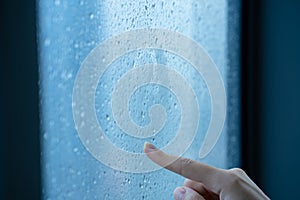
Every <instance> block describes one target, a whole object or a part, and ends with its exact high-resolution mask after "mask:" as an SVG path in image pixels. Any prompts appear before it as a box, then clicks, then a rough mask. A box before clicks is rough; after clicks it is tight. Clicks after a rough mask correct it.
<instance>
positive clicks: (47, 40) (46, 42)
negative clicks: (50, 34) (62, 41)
mask: <svg viewBox="0 0 300 200" xmlns="http://www.w3.org/2000/svg"><path fill="white" fill-rule="evenodd" d="M50 44H51V40H50V39H49V38H46V39H45V41H44V45H45V46H46V47H47V46H49V45H50Z"/></svg>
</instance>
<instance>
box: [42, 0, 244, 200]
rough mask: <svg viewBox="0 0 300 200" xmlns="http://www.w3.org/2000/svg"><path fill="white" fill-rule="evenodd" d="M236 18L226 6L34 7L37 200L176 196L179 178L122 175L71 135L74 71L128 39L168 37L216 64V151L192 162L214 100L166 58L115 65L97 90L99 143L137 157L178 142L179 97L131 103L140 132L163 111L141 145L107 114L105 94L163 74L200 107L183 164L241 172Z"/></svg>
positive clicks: (175, 60) (156, 91) (163, 92)
mask: <svg viewBox="0 0 300 200" xmlns="http://www.w3.org/2000/svg"><path fill="white" fill-rule="evenodd" d="M239 11H240V9H239V3H238V1H230V0H201V1H196V0H189V1H153V0H149V1H134V0H125V1H112V0H104V1H84V0H76V1H73V0H69V1H68V0H54V1H46V0H40V1H39V12H38V16H39V55H40V88H41V89H40V96H41V110H42V128H43V130H42V135H41V141H42V166H43V198H44V199H113V200H115V199H172V195H173V189H174V188H175V187H177V186H179V185H181V184H182V182H183V180H184V179H183V178H182V177H180V176H178V175H175V174H173V173H171V172H168V171H166V170H162V169H160V170H158V171H154V172H149V173H128V172H122V171H118V170H114V169H111V168H110V167H107V166H106V165H104V164H102V163H101V162H99V161H98V160H96V159H95V158H94V157H93V156H92V155H91V154H90V153H89V152H88V151H87V149H86V148H85V147H84V145H83V144H82V142H81V141H80V138H79V136H78V133H77V131H76V129H75V124H74V120H73V115H72V95H73V89H74V88H73V87H74V82H75V78H76V75H77V73H78V70H79V68H80V66H81V64H82V63H83V61H84V60H85V58H86V57H87V56H88V55H89V53H90V52H91V51H92V50H93V49H94V48H95V47H96V46H97V45H99V44H101V43H102V42H103V41H105V40H107V39H108V38H110V37H112V36H115V35H118V34H120V33H122V32H124V31H129V30H134V29H142V28H144V29H145V28H160V29H168V30H172V31H176V32H179V33H181V34H183V35H185V36H187V37H189V38H191V39H193V40H194V41H196V42H197V43H199V44H200V45H201V46H202V47H203V48H204V49H205V50H206V51H207V52H208V54H209V55H210V56H211V58H212V59H213V61H214V62H215V64H216V66H217V68H218V70H219V72H220V74H221V76H222V79H223V82H224V84H225V89H226V91H227V101H228V105H227V120H226V121H225V125H224V128H223V131H222V134H221V137H220V138H219V140H218V142H217V144H216V145H215V147H214V149H213V150H212V151H211V152H210V154H209V155H208V156H206V157H205V158H203V159H199V157H198V153H199V149H200V147H201V145H202V142H203V139H204V137H205V133H206V131H207V129H208V125H209V122H210V118H211V100H210V95H209V92H208V89H207V85H206V83H205V81H204V80H203V77H202V76H201V75H200V74H199V73H197V71H196V70H195V69H194V68H193V67H192V66H190V64H189V63H187V62H186V61H185V60H183V59H182V58H180V57H178V56H176V55H174V54H172V53H170V52H166V51H163V50H153V49H144V50H143V49H141V50H137V51H133V52H129V53H128V54H126V55H123V56H122V57H120V58H118V59H117V60H115V62H113V63H112V64H111V65H110V66H109V68H108V69H107V70H106V71H105V72H104V73H103V76H102V77H101V78H100V80H99V84H98V86H97V89H96V95H95V110H96V115H97V120H98V122H99V125H100V126H101V127H102V130H103V131H104V133H105V135H106V137H107V138H108V139H109V140H110V141H111V142H112V143H114V144H115V145H116V146H117V147H119V148H121V149H123V150H126V151H130V152H139V153H142V150H143V144H144V142H145V141H148V142H152V143H154V144H155V145H156V146H158V147H163V146H165V145H167V144H168V142H169V141H170V140H171V139H172V138H173V137H174V136H175V134H176V130H177V129H178V126H179V124H180V119H181V116H180V114H181V112H180V110H181V105H180V103H179V100H178V99H177V97H176V95H175V94H174V93H173V92H172V91H170V90H169V89H168V88H165V87H163V86H161V85H157V84H150V83H149V84H147V85H143V86H142V87H140V88H138V90H136V91H135V92H134V93H133V94H132V96H131V98H130V101H129V113H130V117H131V119H132V121H133V122H135V123H136V124H138V125H140V126H145V125H147V124H149V123H150V118H149V108H150V107H151V106H152V105H155V104H160V105H162V106H163V107H164V108H165V111H166V114H167V115H166V116H167V117H166V122H165V124H164V127H163V128H162V129H161V130H160V131H159V133H157V134H156V135H155V136H153V137H149V138H146V139H142V138H136V137H132V136H130V135H128V134H126V133H125V132H124V131H122V129H120V128H119V127H118V124H117V123H116V122H115V120H114V118H113V114H112V109H111V95H112V91H113V90H114V87H115V85H116V84H117V83H118V80H119V79H120V77H122V76H123V75H124V74H125V73H126V72H127V71H129V70H130V69H132V68H134V67H138V66H141V65H146V64H162V65H167V66H171V67H172V69H174V70H176V71H177V72H178V73H179V74H181V75H182V77H184V78H185V79H186V80H187V82H188V83H189V84H190V85H191V87H192V88H193V90H194V91H195V94H196V96H197V99H198V102H199V111H200V115H199V117H200V118H199V126H198V130H197V134H196V136H195V140H194V141H193V143H192V144H191V146H190V147H189V148H188V150H187V151H186V152H185V153H184V156H186V157H190V158H192V159H197V160H200V161H202V162H206V163H209V164H212V165H214V166H217V167H222V168H227V167H232V166H238V164H239V144H238V141H239V121H238V116H239V110H238V106H239V103H238V102H239V92H238V91H239V84H238V82H239V54H238V53H237V52H238V49H239V45H238V43H239V36H238V35H239ZM231 51H234V52H231ZM166 79H168V76H167V75H166ZM83 114H84V113H83ZM235 117H236V119H234V118H235ZM228 119H230V120H228ZM187 131H189V130H187ZM106 153H107V154H109V153H110V152H106ZM162 195H163V196H162Z"/></svg>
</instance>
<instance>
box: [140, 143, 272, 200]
mask: <svg viewBox="0 0 300 200" xmlns="http://www.w3.org/2000/svg"><path fill="white" fill-rule="evenodd" d="M144 152H145V153H146V155H147V156H148V157H149V158H150V159H151V160H152V161H153V162H155V163H157V164H158V165H160V166H162V167H164V168H166V169H168V170H170V171H173V172H175V173H177V174H180V175H181V176H184V177H185V178H187V180H186V181H185V183H184V186H182V187H178V188H176V189H175V191H174V198H175V199H176V200H215V199H222V200H223V199H224V200H239V199H243V200H245V199H249V200H250V199H251V200H252V199H253V200H264V199H269V198H268V197H267V196H266V195H265V194H264V193H263V192H262V191H261V189H260V188H259V187H258V186H257V185H256V184H255V183H254V182H253V181H252V180H251V179H250V178H249V177H248V176H247V174H246V173H245V172H244V171H243V170H241V169H238V168H234V169H230V170H223V169H219V168H215V167H212V166H209V165H206V164H203V163H200V162H197V161H194V160H191V159H188V158H182V157H175V156H172V155H168V154H166V153H164V152H163V151H161V150H159V149H157V148H156V147H155V146H154V145H152V144H150V143H145V147H144ZM172 160H176V161H174V162H173V163H171V164H169V165H167V166H165V164H164V163H170V162H168V161H172Z"/></svg>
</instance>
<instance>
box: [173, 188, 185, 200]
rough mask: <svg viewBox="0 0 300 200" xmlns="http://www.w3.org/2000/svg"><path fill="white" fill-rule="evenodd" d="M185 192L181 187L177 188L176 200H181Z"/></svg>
mask: <svg viewBox="0 0 300 200" xmlns="http://www.w3.org/2000/svg"><path fill="white" fill-rule="evenodd" d="M185 192H186V190H185V189H184V188H183V187H181V188H178V189H177V190H176V193H175V198H176V200H183V197H184V194H185Z"/></svg>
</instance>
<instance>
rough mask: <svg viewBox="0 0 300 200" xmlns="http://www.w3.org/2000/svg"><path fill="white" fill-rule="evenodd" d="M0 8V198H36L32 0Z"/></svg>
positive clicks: (6, 1) (37, 169) (6, 0)
mask: <svg viewBox="0 0 300 200" xmlns="http://www.w3.org/2000/svg"><path fill="white" fill-rule="evenodd" d="M0 13H1V14H0V21H1V23H0V25H1V31H0V38H1V46H0V48H1V51H0V53H1V56H0V59H1V62H0V63H1V72H0V74H1V78H0V81H1V84H0V85H1V93H2V95H1V126H0V128H1V139H0V143H1V144H0V146H1V150H3V151H2V154H1V165H2V166H3V167H2V169H1V175H3V179H2V181H3V188H2V190H3V191H2V194H1V195H2V196H1V199H40V198H41V195H40V194H41V181H40V179H41V177H40V137H39V124H40V120H39V93H38V91H39V88H38V63H37V41H36V1H35V0H29V1H21V0H3V1H1V6H0ZM1 178H2V177H1Z"/></svg>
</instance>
